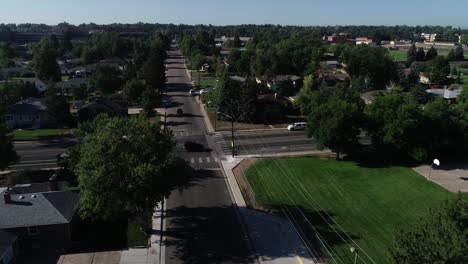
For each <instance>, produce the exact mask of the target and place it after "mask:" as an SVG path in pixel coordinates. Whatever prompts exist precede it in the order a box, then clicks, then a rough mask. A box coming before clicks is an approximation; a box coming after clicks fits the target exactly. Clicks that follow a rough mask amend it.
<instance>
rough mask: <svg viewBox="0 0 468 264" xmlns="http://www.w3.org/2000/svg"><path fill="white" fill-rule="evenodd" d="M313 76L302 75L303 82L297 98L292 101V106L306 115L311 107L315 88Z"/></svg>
mask: <svg viewBox="0 0 468 264" xmlns="http://www.w3.org/2000/svg"><path fill="white" fill-rule="evenodd" d="M314 86H315V83H314V76H313V75H308V76H306V77H304V84H303V86H302V88H301V89H300V90H299V93H298V95H297V99H296V100H295V101H294V102H293V104H294V106H295V107H296V108H297V109H299V110H300V112H301V114H303V115H308V114H309V113H310V112H311V111H312V109H311V103H312V96H313V93H312V92H313V91H314V90H315V87H314Z"/></svg>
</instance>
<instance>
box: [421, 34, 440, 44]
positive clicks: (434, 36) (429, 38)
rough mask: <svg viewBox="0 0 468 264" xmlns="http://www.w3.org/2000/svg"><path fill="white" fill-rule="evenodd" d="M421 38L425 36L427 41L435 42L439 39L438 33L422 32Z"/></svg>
mask: <svg viewBox="0 0 468 264" xmlns="http://www.w3.org/2000/svg"><path fill="white" fill-rule="evenodd" d="M421 38H423V39H424V41H425V42H435V41H436V39H437V34H436V33H421Z"/></svg>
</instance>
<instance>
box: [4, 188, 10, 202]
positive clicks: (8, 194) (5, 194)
mask: <svg viewBox="0 0 468 264" xmlns="http://www.w3.org/2000/svg"><path fill="white" fill-rule="evenodd" d="M3 200H5V203H6V204H9V203H11V195H10V193H9V192H8V191H5V192H4V193H3Z"/></svg>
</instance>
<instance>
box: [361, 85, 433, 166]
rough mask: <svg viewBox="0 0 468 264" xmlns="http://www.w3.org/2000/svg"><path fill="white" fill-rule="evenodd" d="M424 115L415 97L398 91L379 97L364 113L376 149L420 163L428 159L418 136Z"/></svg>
mask: <svg viewBox="0 0 468 264" xmlns="http://www.w3.org/2000/svg"><path fill="white" fill-rule="evenodd" d="M421 111H422V110H421V107H420V105H419V104H418V103H417V102H416V100H415V99H414V98H413V97H412V96H410V95H404V94H402V93H401V92H399V91H390V92H388V93H385V94H383V95H380V96H378V97H377V98H376V99H375V100H374V102H373V103H372V104H370V105H367V107H366V111H365V112H366V116H367V121H368V123H369V125H368V132H369V134H370V135H371V138H372V143H373V145H374V146H375V147H376V148H378V149H381V150H385V151H399V152H403V153H406V154H409V155H410V156H412V157H413V158H415V159H418V160H424V159H425V158H427V152H426V150H425V149H424V148H422V147H421V142H420V137H419V135H418V134H419V132H421V130H420V126H419V125H420V121H421V120H422V112H421Z"/></svg>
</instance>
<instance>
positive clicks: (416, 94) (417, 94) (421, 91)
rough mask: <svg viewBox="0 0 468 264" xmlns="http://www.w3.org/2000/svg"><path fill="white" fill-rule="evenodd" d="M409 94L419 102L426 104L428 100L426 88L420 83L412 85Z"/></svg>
mask: <svg viewBox="0 0 468 264" xmlns="http://www.w3.org/2000/svg"><path fill="white" fill-rule="evenodd" d="M410 94H411V96H412V97H413V98H414V100H416V102H418V103H419V104H426V103H427V102H428V101H429V95H428V94H427V93H426V89H425V88H424V87H423V86H422V85H420V84H418V85H415V86H412V87H411V89H410Z"/></svg>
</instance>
